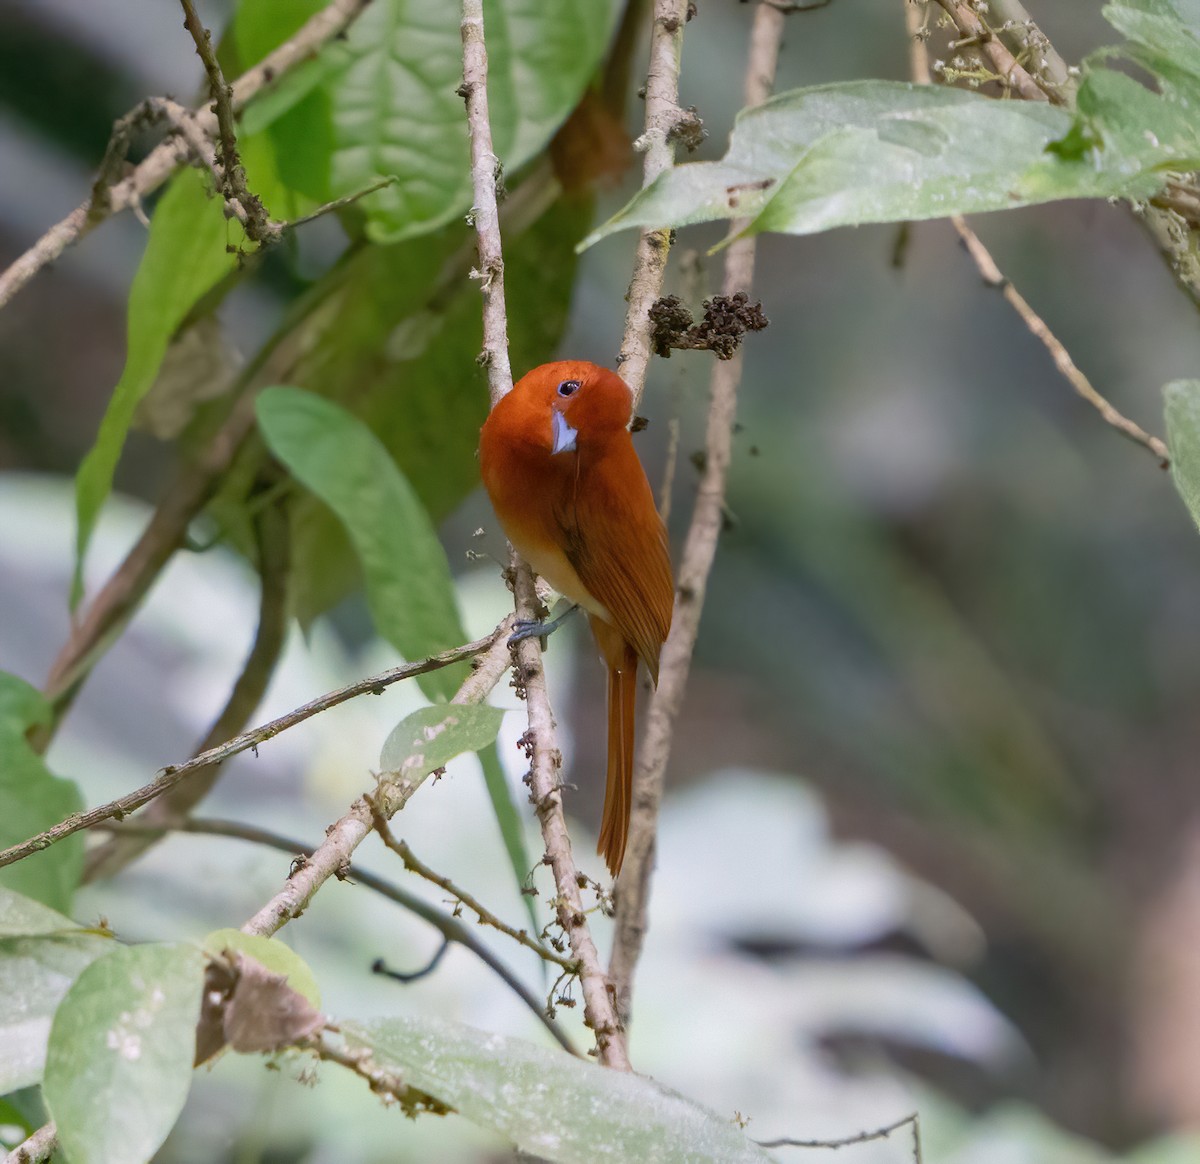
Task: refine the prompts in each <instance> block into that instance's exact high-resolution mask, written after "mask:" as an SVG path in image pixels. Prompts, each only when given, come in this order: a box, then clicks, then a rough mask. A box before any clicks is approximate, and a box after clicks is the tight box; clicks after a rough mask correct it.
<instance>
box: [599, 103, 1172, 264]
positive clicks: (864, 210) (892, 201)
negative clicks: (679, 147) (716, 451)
mask: <svg viewBox="0 0 1200 1164" xmlns="http://www.w3.org/2000/svg"><path fill="white" fill-rule="evenodd" d="M1131 84H1133V82H1131ZM1138 88H1140V86H1139V87H1138ZM1142 92H1144V93H1147V94H1148V91H1147V90H1142ZM1148 95H1149V94H1148ZM1072 124H1073V118H1072V114H1071V113H1069V112H1068V111H1067V110H1065V109H1060V108H1058V107H1056V106H1051V105H1047V104H1040V103H1038V102H1032V101H997V100H993V99H990V98H987V97H983V96H980V95H979V94H976V93H969V92H965V91H963V90H959V89H948V88H937V87H933V86H919V85H910V84H904V83H900V82H892V81H854V82H850V83H847V84H836V85H824V86H820V87H817V88H812V89H797V90H793V91H792V92H788V93H781V94H779V95H778V96H777V97H775V98H773V99H772V100H770V101H767V102H766V103H764V104H763V105H760V106H757V107H756V108H753V109H748V110H745V111H743V112H742V113H741V114H740V115H739V117H738V119H737V123H736V125H735V126H734V130H733V136H732V139H731V141H730V146H729V151H728V152H727V153H726V155H725V157H724V158H723V159H722V160H721V161H720V162H692V163H688V164H685V165H681V166H675V167H674V168H673V169H671V170H668V171H667V172H666V173H664V174H663V175H662V176H660V177H659V178H658V179H657V180H656V181H655V182H653V183H652V184H651V185H650V186H649V187H647V188H646V189H645V190H643V191H642V192H640V193H639V194H638V195H636V196H635V197H634V198H633V200H632V201H631V202H630V203H629V204H628V205H627V206H626V207H625V208H624V209H623V210H621V211H619V212H618V213H617V214H616V215H615V216H614V217H613V218H611V219H609V221H608V222H606V223H604V224H603V225H602V226H601V227H599V228H598V229H597V230H595V231H593V232H592V234H591V235H589V236H588V238H587V239H586V240H585V242H584V245H590V244H591V243H593V242H595V241H596V240H597V239H600V238H603V237H604V236H605V235H607V234H611V233H612V232H613V231H616V230H622V229H625V228H628V227H637V226H651V227H662V226H684V225H687V224H689V223H695V222H708V221H712V220H715V219H723V218H749V219H751V220H752V221H751V225H750V228H749V229H750V230H751V231H755V232H757V231H763V230H774V231H782V232H786V233H790V234H809V233H813V232H816V231H822V230H829V229H831V228H832V227H836V226H852V225H857V224H860V223H868V222H897V221H901V220H905V221H907V220H912V219H922V218H940V217H944V216H946V215H950V214H968V213H976V212H980V211H986V210H1008V209H1012V208H1013V207H1017V206H1028V205H1032V204H1034V203H1039V202H1049V201H1053V200H1055V199H1062V198H1107V197H1112V196H1122V197H1144V196H1147V195H1149V194H1151V193H1153V192H1154V191H1155V190H1156V189H1157V188H1158V186H1159V185H1160V183H1161V178H1160V176H1159V175H1158V174H1157V173H1156V172H1155V171H1156V170H1157V169H1158V168H1160V167H1175V168H1178V167H1179V166H1181V165H1183V164H1184V163H1186V162H1187V160H1188V158H1187V157H1186V156H1185V154H1184V153H1171V152H1170V151H1169V150H1168V149H1166V148H1162V149H1156V148H1155V147H1154V146H1153V144H1152V142H1151V141H1150V140H1149V139H1147V138H1145V137H1144V136H1143V145H1144V146H1145V147H1146V148H1145V149H1142V148H1139V149H1138V150H1137V152H1136V153H1133V154H1128V153H1124V152H1122V151H1121V149H1119V148H1118V144H1119V143H1113V144H1112V145H1110V146H1108V148H1092V149H1089V150H1088V151H1087V154H1086V156H1070V151H1065V152H1064V151H1058V152H1055V151H1054V150H1051V149H1049V148H1048V147H1050V146H1051V145H1053V144H1054V143H1056V142H1059V141H1060V140H1061V139H1063V138H1064V137H1066V135H1067V134H1068V132H1069V131H1070V130H1071V128H1072ZM1141 129H1142V131H1143V135H1144V133H1145V131H1147V130H1151V129H1154V130H1155V131H1157V126H1156V125H1146V124H1143V125H1142V126H1141ZM1168 136H1171V137H1172V138H1174V137H1175V136H1176V135H1175V134H1174V133H1173V132H1172V133H1170V134H1169V135H1168ZM1121 140H1122V142H1123V140H1124V139H1123V138H1122V139H1121ZM1173 144H1174V143H1173Z"/></svg>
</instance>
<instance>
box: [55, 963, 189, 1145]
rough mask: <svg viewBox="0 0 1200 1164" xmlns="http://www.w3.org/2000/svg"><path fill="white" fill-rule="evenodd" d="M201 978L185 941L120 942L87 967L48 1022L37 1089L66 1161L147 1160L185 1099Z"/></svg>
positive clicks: (168, 1129) (168, 1128) (169, 1128)
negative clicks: (43, 1067) (47, 1041)
mask: <svg viewBox="0 0 1200 1164" xmlns="http://www.w3.org/2000/svg"><path fill="white" fill-rule="evenodd" d="M203 985H204V955H203V954H202V953H201V952H200V951H199V950H198V949H196V948H195V947H194V946H190V945H148V946H122V947H118V948H117V949H115V950H113V951H111V952H110V953H109V954H107V955H105V956H104V957H103V958H100V959H98V960H97V961H95V962H93V963H92V964H91V965H90V966H88V967H87V968H86V969H85V970H84V971H83V973H82V974H80V976H79V978H78V979H77V980H76V981H75V984H74V985H73V986H72V987H71V989H70V990H69V991H68V992H67V996H66V997H65V998H64V999H63V1001H62V1004H61V1005H60V1006H59V1008H58V1012H57V1014H55V1016H54V1022H53V1025H52V1026H51V1028H50V1046H49V1049H48V1051H47V1055H46V1071H45V1078H44V1081H43V1084H42V1093H43V1095H44V1097H45V1100H46V1106H47V1107H48V1108H49V1110H50V1114H51V1115H52V1116H53V1117H54V1120H55V1122H56V1123H57V1124H58V1138H59V1142H60V1143H61V1144H62V1146H63V1149H64V1151H65V1153H66V1155H67V1157H68V1159H69V1160H70V1161H71V1164H143V1162H144V1161H148V1160H149V1159H150V1158H151V1157H152V1156H153V1155H154V1153H155V1152H156V1151H158V1149H159V1147H160V1146H161V1145H162V1143H163V1141H164V1140H165V1139H166V1138H167V1134H168V1133H169V1132H170V1130H171V1128H172V1127H173V1126H174V1123H175V1120H176V1118H177V1117H178V1115H179V1112H180V1111H181V1110H182V1108H183V1104H184V1101H185V1100H186V1099H187V1094H188V1089H189V1087H190V1086H191V1079H192V1060H193V1057H194V1055H195V1048H196V1022H197V1020H198V1019H199V1017H200V997H201V993H202V990H203Z"/></svg>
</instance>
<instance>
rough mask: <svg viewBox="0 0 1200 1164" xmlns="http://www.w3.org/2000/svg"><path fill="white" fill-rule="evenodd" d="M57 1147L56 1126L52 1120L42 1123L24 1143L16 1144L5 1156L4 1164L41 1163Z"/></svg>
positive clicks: (51, 1154)
mask: <svg viewBox="0 0 1200 1164" xmlns="http://www.w3.org/2000/svg"><path fill="white" fill-rule="evenodd" d="M57 1149H58V1128H57V1126H56V1125H55V1123H54V1121H53V1120H51V1121H50V1123H48V1124H43V1125H42V1126H41V1127H40V1128H38V1130H37V1131H36V1132H34V1133H33V1135H31V1136H30V1137H29V1138H28V1139H27V1140H25V1141H24V1143H21V1144H18V1145H17V1146H16V1147H15V1148H14V1149H13V1150H12V1151H11V1152H9V1153H8V1154H7V1155H6V1156H5V1157H4V1161H5V1164H41V1162H42V1161H43V1160H49V1159H50V1157H51V1156H53V1155H54V1153H55V1151H57Z"/></svg>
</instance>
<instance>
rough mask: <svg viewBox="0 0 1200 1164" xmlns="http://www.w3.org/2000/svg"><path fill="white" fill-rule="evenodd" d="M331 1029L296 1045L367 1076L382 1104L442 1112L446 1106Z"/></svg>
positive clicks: (411, 1111) (410, 1110)
mask: <svg viewBox="0 0 1200 1164" xmlns="http://www.w3.org/2000/svg"><path fill="white" fill-rule="evenodd" d="M333 1029H334V1028H332V1027H331V1026H329V1025H327V1026H326V1027H325V1028H324V1029H322V1030H320V1031H318V1032H317V1033H316V1034H315V1035H310V1036H309V1037H308V1038H307V1039H305V1040H304V1042H302V1043H300V1044H298V1046H299V1047H300V1049H301V1050H308V1051H312V1052H313V1053H314V1054H315V1055H316V1056H317V1057H318V1058H320V1059H324V1060H326V1061H327V1062H330V1063H338V1064H340V1065H341V1066H343V1067H347V1068H349V1069H350V1070H351V1071H353V1072H354V1074H355V1075H358V1076H360V1077H361V1078H362V1079H364V1080H366V1082H367V1085H368V1086H369V1087H370V1088H371V1090H372V1091H373V1092H374V1093H375V1094H376V1095H377V1096H379V1098H380V1099H382V1100H383V1102H384V1104H385V1105H387V1104H392V1103H398V1104H399V1105H400V1108H401V1110H402V1111H404V1112H405V1114H406V1115H410V1116H415V1115H416V1114H417V1113H418V1112H420V1111H423V1110H431V1109H432V1110H436V1111H441V1112H446V1111H448V1110H449V1109H448V1108H446V1107H445V1105H443V1104H440V1103H438V1102H437V1101H436V1100H432V1099H431V1098H430V1097H429V1096H428V1095H426V1094H425V1093H424V1092H422V1091H417V1090H416V1089H415V1088H411V1087H409V1086H408V1084H406V1083H405V1082H404V1078H403V1076H401V1075H399V1074H397V1073H396V1072H395V1071H387V1070H385V1069H384V1068H382V1067H380V1066H379V1064H378V1063H376V1062H375V1060H374V1058H373V1057H372V1055H371V1052H370V1051H369V1050H368V1049H367V1048H366V1047H359V1048H356V1049H355V1050H351V1049H350V1048H349V1047H347V1046H346V1045H345V1043H344V1042H342V1041H341V1040H339V1039H335V1038H333V1037H332V1036H331V1034H330V1032H331V1030H333Z"/></svg>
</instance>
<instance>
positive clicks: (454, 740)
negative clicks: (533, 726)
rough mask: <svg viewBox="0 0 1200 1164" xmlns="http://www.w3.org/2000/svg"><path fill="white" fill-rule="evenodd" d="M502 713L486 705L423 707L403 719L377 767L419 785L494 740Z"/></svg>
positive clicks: (387, 740)
mask: <svg viewBox="0 0 1200 1164" xmlns="http://www.w3.org/2000/svg"><path fill="white" fill-rule="evenodd" d="M503 720H504V712H503V711H501V710H500V708H498V707H489V706H488V705H487V704H486V703H462V704H458V703H456V704H451V705H450V706H446V705H445V704H440V705H434V706H433V707H422V708H421V709H420V710H419V711H414V712H413V713H412V715H407V716H405V717H404V719H402V720H401V721H400V722H399V723H398V724H397V725H396V726H395V727H394V728H392V730H391V732H390V733H389V735H388V738H387V739H386V740H385V741H384V745H383V751H382V752H381V753H380V756H379V767H380V768H381V769H382V770H383V771H384V772H394V773H396V774H397V775H399V776H401V777H404V778H405V779H408V780H411V781H412V782H413V783H414V784H419V783H420V782H421V781H422V780H424V779H425V777H426V776H428V775H429V773H430V772H432V771H433V770H434V769H435V768H444V767H445V766H446V765H447V764H449V763H450V761H451V760H453V759H454V757H455V756H458V755H461V754H462V753H463V752H478V751H479V749H480V748H486V747H487V746H488V744H490V743H492V741H493V740H495V738H496V733H497V732H498V731H499V730H500V724H501V723H502V722H503Z"/></svg>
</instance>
